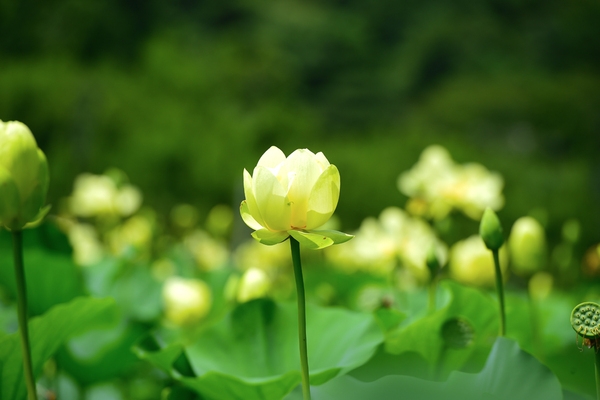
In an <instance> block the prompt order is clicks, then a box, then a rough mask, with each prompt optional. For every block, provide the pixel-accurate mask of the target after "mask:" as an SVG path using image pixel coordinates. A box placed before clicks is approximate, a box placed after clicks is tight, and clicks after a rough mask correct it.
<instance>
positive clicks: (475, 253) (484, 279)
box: [449, 235, 508, 287]
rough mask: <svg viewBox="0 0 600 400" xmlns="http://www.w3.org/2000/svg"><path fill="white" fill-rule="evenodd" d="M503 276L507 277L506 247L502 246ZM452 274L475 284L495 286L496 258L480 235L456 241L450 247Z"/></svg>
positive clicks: (458, 279) (453, 276)
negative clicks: (492, 255)
mask: <svg viewBox="0 0 600 400" xmlns="http://www.w3.org/2000/svg"><path fill="white" fill-rule="evenodd" d="M499 256H500V268H501V270H502V277H503V278H504V280H506V278H507V275H508V274H507V269H508V257H507V251H506V247H502V248H500V252H499ZM449 267H450V276H451V277H452V278H454V279H456V280H457V281H458V282H461V283H465V284H468V285H473V286H485V287H493V286H494V284H495V282H496V272H495V269H494V259H493V257H491V255H490V251H489V250H488V248H487V247H486V245H485V243H484V242H483V240H482V239H481V237H480V236H479V235H473V236H471V237H469V238H467V239H465V240H461V241H459V242H456V243H455V244H454V245H453V246H452V248H451V249H450V266H449Z"/></svg>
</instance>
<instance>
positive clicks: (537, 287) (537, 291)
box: [529, 272, 554, 301]
mask: <svg viewBox="0 0 600 400" xmlns="http://www.w3.org/2000/svg"><path fill="white" fill-rule="evenodd" d="M553 282H554V278H553V277H552V275H551V274H549V273H547V272H537V273H535V275H533V276H532V277H531V279H530V280H529V295H530V296H531V298H532V299H534V300H539V301H543V300H545V299H546V298H547V297H548V296H549V295H550V292H552V286H553Z"/></svg>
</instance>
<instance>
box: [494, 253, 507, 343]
mask: <svg viewBox="0 0 600 400" xmlns="http://www.w3.org/2000/svg"><path fill="white" fill-rule="evenodd" d="M492 254H493V255H494V266H495V267H496V291H497V292H498V301H499V302H500V336H505V335H506V312H505V311H504V284H503V283H502V271H501V270H500V257H499V256H498V250H492Z"/></svg>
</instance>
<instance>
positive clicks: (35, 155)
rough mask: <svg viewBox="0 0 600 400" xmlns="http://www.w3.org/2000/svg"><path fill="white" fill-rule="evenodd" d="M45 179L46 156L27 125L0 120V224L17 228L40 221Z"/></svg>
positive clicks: (42, 213) (46, 174)
mask: <svg viewBox="0 0 600 400" xmlns="http://www.w3.org/2000/svg"><path fill="white" fill-rule="evenodd" d="M48 182H49V175H48V163H47V161H46V156H45V155H44V153H43V152H42V150H40V149H39V148H38V146H37V143H36V141H35V138H34V137H33V134H32V133H31V131H30V130H29V128H27V126H26V125H25V124H23V123H21V122H18V121H9V122H2V121H1V120H0V193H1V196H0V225H1V226H4V227H6V228H7V229H10V230H20V229H23V228H27V227H28V226H33V225H35V224H36V223H37V222H39V221H41V219H42V218H43V217H44V216H45V215H46V213H47V212H48V210H49V207H44V208H42V207H43V206H44V203H45V202H46V193H47V191H48ZM28 224H29V225H28Z"/></svg>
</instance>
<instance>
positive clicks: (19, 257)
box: [12, 230, 37, 400]
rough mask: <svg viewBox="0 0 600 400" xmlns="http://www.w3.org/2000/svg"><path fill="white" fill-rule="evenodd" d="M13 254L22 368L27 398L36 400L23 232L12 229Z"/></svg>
mask: <svg viewBox="0 0 600 400" xmlns="http://www.w3.org/2000/svg"><path fill="white" fill-rule="evenodd" d="M12 237H13V256H14V264H15V278H16V284H17V309H18V314H19V332H20V333H21V350H22V352H23V369H24V372H25V384H26V386H27V392H28V399H29V400H37V392H36V388H35V378H34V376H33V368H32V363H31V346H30V344H29V326H28V325H27V284H26V282H25V268H24V266H23V232H22V231H20V230H18V231H13V232H12Z"/></svg>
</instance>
